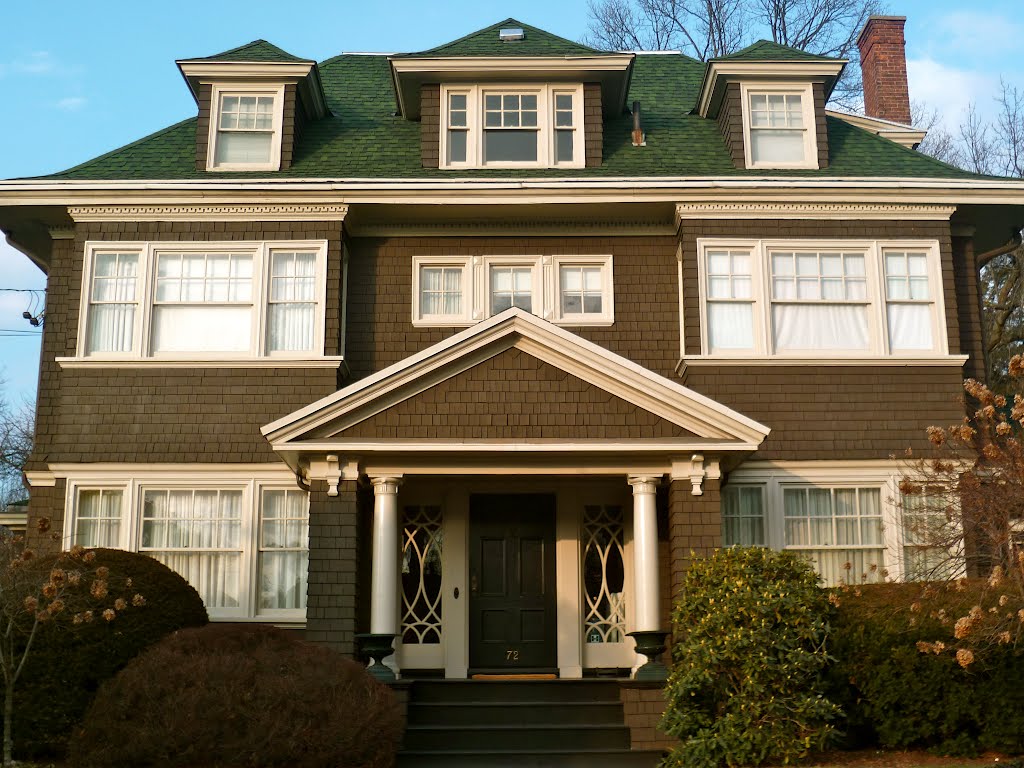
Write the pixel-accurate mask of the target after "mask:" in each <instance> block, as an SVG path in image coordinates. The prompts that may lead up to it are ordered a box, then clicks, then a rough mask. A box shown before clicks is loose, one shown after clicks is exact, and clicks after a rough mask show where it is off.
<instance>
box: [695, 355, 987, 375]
mask: <svg viewBox="0 0 1024 768" xmlns="http://www.w3.org/2000/svg"><path fill="white" fill-rule="evenodd" d="M968 357H969V356H968V355H932V356H928V357H893V356H888V357H867V356H865V357H767V356H764V357H723V356H712V355H696V356H691V357H683V358H680V360H679V362H678V363H677V364H676V374H677V375H680V376H681V375H682V374H683V373H684V372H685V371H686V370H687V369H688V368H702V367H730V366H731V367H740V366H742V367H754V368H756V367H762V366H816V367H821V366H845V367H849V366H861V367H865V366H884V367H890V368H917V367H922V366H941V367H947V366H957V367H963V365H964V363H966V362H967V360H968Z"/></svg>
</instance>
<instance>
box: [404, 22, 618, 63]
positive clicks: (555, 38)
mask: <svg viewBox="0 0 1024 768" xmlns="http://www.w3.org/2000/svg"><path fill="white" fill-rule="evenodd" d="M513 24H514V25H516V26H519V27H521V28H522V29H523V30H524V31H526V32H528V33H533V34H535V35H540V36H542V37H543V38H545V39H547V40H549V41H551V42H560V43H565V44H566V45H571V46H574V47H577V48H583V49H586V50H587V51H590V52H592V53H595V54H598V53H607V51H600V50H598V49H597V48H592V47H591V46H589V45H585V44H583V43H578V42H576V41H575V40H570V39H569V38H566V37H562V36H561V35H556V34H554V33H553V32H548V31H547V30H546V29H541V28H540V27H535V26H533V25H532V24H527V23H526V22H523V21H520V20H519V19H516V18H514V17H512V16H510V17H509V18H507V19H503V20H502V21H499V22H495V23H494V24H489V25H487V26H486V27H481V28H480V29H477V30H475V31H473V32H470V33H469V34H466V35H463V36H462V37H459V38H456V39H455V40H449V41H448V42H445V43H441V44H440V45H435V46H434V47H432V48H426V49H424V50H421V51H415V52H410V53H405V54H402V55H403V56H409V57H416V56H425V55H427V54H439V53H442V52H443V51H444V49H447V48H453V47H455V46H457V45H458V44H459V43H464V42H466V41H467V40H471V39H473V38H475V37H478V36H480V35H483V34H484V33H486V32H490V31H492V30H499V29H501V28H502V27H505V26H509V25H513ZM527 39H529V37H527Z"/></svg>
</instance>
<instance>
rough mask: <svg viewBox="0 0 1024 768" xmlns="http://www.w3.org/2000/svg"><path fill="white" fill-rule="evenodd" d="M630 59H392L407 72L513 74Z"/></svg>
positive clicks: (615, 68)
mask: <svg viewBox="0 0 1024 768" xmlns="http://www.w3.org/2000/svg"><path fill="white" fill-rule="evenodd" d="M632 63H633V56H632V55H631V54H622V53H619V54H595V55H583V56H487V57H477V56H451V57H445V56H437V57H420V56H417V57H415V58H413V57H409V58H405V57H401V58H398V57H396V58H393V59H391V66H392V67H393V68H394V70H395V72H396V73H398V74H400V75H401V74H406V73H410V72H427V73H434V72H460V73H471V74H476V73H484V72H497V73H500V74H502V75H513V74H526V73H530V74H533V73H538V74H549V73H550V74H556V73H558V72H572V73H574V72H580V71H586V72H597V71H609V72H624V71H626V70H627V69H629V67H630V65H631V64H632Z"/></svg>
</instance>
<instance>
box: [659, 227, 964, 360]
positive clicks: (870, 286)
mask: <svg viewBox="0 0 1024 768" xmlns="http://www.w3.org/2000/svg"><path fill="white" fill-rule="evenodd" d="M717 248H721V249H732V250H747V251H749V252H750V255H751V260H752V268H751V271H752V275H751V279H752V283H753V290H752V298H751V300H750V303H751V304H752V306H753V318H754V327H753V336H754V347H753V349H749V350H736V351H734V352H732V351H729V350H721V351H718V352H712V351H711V348H710V344H709V339H708V330H709V329H708V311H707V304H708V290H707V255H706V254H707V251H708V250H709V249H717ZM780 250H781V251H802V250H817V251H823V250H835V251H855V252H858V253H863V254H864V257H865V277H866V298H865V299H864V300H863V301H862V302H857V303H860V304H863V305H865V306H867V307H868V333H869V349H868V350H866V351H861V350H856V351H855V350H850V351H844V350H800V351H794V352H789V353H777V352H775V350H774V342H773V341H772V319H771V316H772V312H771V310H772V304H773V302H774V300H773V299H772V297H771V293H772V292H771V264H770V257H771V252H772V251H780ZM887 250H916V251H924V252H925V253H926V254H927V256H928V278H929V293H930V296H931V298H930V303H931V305H932V318H933V325H932V339H933V343H934V348H933V351H932V352H928V351H924V350H922V351H914V352H912V353H894V352H891V351H890V350H889V341H888V324H887V321H886V320H887V314H886V312H887V303H888V302H887V301H886V294H885V284H884V280H885V274H884V253H885V251H887ZM940 261H941V251H940V248H939V243H938V241H937V240H827V239H802V238H792V239H778V238H765V239H760V240H758V239H749V238H737V239H726V238H697V274H698V286H699V292H700V313H701V350H702V353H701V354H700V355H698V356H695V357H696V359H697V360H701V361H703V360H709V361H710V360H714V361H715V362H718V363H720V362H721V361H723V360H726V359H728V358H736V359H738V360H742V361H749V360H751V359H756V360H757V361H758V362H759V363H760V362H761V361H762V360H764V361H767V360H778V361H780V364H782V363H783V362H791V361H797V362H799V361H804V362H805V363H818V362H821V361H823V360H827V361H828V363H829V364H832V363H833V362H836V361H841V360H843V359H849V360H850V361H851V362H850V364H865V363H867V361H873V360H874V359H875V358H877V359H878V360H879V361H880V362H881V361H891V363H890V364H899V362H903V363H906V364H908V365H909V364H918V361H920V360H928V359H931V360H935V361H936V363H937V364H940V365H941V364H947V363H950V362H951V356H950V355H949V334H948V331H947V329H946V308H945V297H944V287H943V284H942V273H941V263H940ZM680 311H681V310H680ZM692 359H694V358H688V357H686V356H684V357H683V361H684V362H685V363H686V364H689V363H690V361H691V360H692ZM957 359H958V358H957V357H953V358H952V361H956V360H957ZM677 367H678V366H677Z"/></svg>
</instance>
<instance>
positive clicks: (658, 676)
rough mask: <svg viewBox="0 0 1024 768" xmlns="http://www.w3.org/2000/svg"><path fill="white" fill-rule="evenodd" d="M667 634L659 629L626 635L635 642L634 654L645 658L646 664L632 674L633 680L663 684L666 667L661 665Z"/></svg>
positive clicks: (666, 672)
mask: <svg viewBox="0 0 1024 768" xmlns="http://www.w3.org/2000/svg"><path fill="white" fill-rule="evenodd" d="M668 634H669V633H668V632H664V631H662V630H660V629H654V630H644V631H640V632H627V633H626V636H627V637H632V638H633V640H634V641H636V652H637V653H639V654H641V655H643V656H646V657H647V663H646V664H644V665H643V666H642V667H640V668H639V669H638V670H637V671H636V672H635V673H634V675H633V679H634V680H646V681H651V682H663V681H665V680H667V679H668V667H666V666H665V665H664V664H662V663H661V654H663V653H664V652H665V638H667V637H668Z"/></svg>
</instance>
